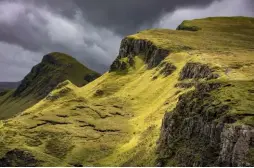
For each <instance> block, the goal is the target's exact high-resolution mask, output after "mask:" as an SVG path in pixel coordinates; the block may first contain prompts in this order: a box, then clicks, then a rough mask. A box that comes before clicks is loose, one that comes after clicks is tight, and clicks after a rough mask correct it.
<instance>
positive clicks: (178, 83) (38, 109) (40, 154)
mask: <svg viewBox="0 0 254 168" xmlns="http://www.w3.org/2000/svg"><path fill="white" fill-rule="evenodd" d="M186 27H187V28H186ZM190 27H191V28H190ZM193 27H194V29H195V31H193ZM178 29H180V30H167V29H151V30H145V31H141V32H139V33H138V34H134V35H130V36H128V37H126V38H125V39H124V40H123V42H122V45H121V49H120V54H119V57H118V58H117V61H115V62H114V66H111V68H112V69H111V71H110V72H107V73H105V74H104V75H102V76H101V77H99V78H98V79H96V80H95V81H93V82H91V83H89V84H87V85H85V86H83V87H77V86H75V85H74V84H75V82H76V81H75V80H71V79H69V81H66V82H63V83H61V84H59V85H58V86H57V87H56V89H54V90H53V91H51V93H50V96H47V97H46V98H44V99H43V100H41V101H40V102H38V103H37V104H35V105H34V106H32V107H31V108H29V109H27V110H25V111H24V112H22V113H21V114H20V115H18V116H16V117H15V118H12V119H9V120H6V121H2V122H0V135H2V137H4V139H3V141H1V142H0V147H1V149H2V150H1V151H0V158H1V157H2V158H3V159H5V160H8V159H10V157H9V156H10V155H21V156H23V155H22V152H20V151H19V150H21V151H27V152H28V153H30V154H31V156H30V155H28V156H29V157H31V158H32V160H33V163H34V165H35V166H81V165H83V166H155V165H156V162H157V161H158V160H160V161H161V162H162V163H163V164H165V165H168V166H175V165H181V163H182V164H183V163H186V164H188V163H196V162H197V163H201V162H202V159H203V158H202V157H203V153H202V151H207V149H206V146H208V145H206V142H204V143H203V141H201V139H200V143H198V142H199V140H197V139H198V138H197V137H196V139H195V137H194V139H191V140H193V141H191V142H193V144H192V143H190V141H183V140H182V139H181V137H178V135H177V134H176V133H175V134H174V135H175V136H176V139H174V140H176V141H175V143H174V144H171V145H172V149H171V150H172V151H173V152H172V153H167V152H168V151H170V150H169V149H168V146H167V145H166V146H163V145H164V144H162V142H163V138H164V137H163V136H160V130H161V123H162V119H163V117H164V114H165V113H167V115H169V117H168V118H170V115H171V114H172V116H173V119H175V121H176V123H177V124H178V125H179V126H181V125H182V124H183V123H182V121H184V120H185V119H186V118H190V119H192V118H193V116H194V118H195V117H197V118H201V119H202V120H204V122H205V123H206V122H215V121H216V122H218V123H220V122H221V123H223V124H224V123H225V124H228V125H229V126H230V125H248V126H253V123H254V121H253V114H254V111H253V109H254V107H253V101H254V96H253V93H254V91H253V90H254V88H253V86H254V85H253V84H254V74H253V72H254V48H253V42H254V32H253V29H254V19H253V18H246V17H221V18H206V19H197V20H193V21H185V22H183V23H182V24H181V26H179V28H178ZM164 51H168V55H166V57H165V58H164V57H160V58H159V59H158V57H156V56H160V53H163V54H165V52H164ZM158 53H159V54H158ZM150 65H151V66H150ZM75 72H77V71H76V70H75ZM41 87H43V86H41ZM39 88H40V87H38V89H39ZM202 96H204V97H202ZM205 96H207V97H205ZM178 100H183V102H182V103H185V104H184V106H182V104H181V101H178ZM201 106H202V108H201ZM185 107H186V108H185ZM203 107H205V108H203ZM197 109H199V110H197ZM202 109H205V110H202ZM181 112H183V113H181ZM203 112H204V113H203ZM168 118H167V117H166V119H165V120H164V121H166V120H167V119H168ZM164 127H166V126H165V125H164ZM164 127H163V128H164ZM183 128H184V126H183ZM177 129H178V128H176V130H177ZM179 130H180V128H179ZM194 135H195V134H194ZM184 136H185V135H184ZM160 137H161V138H160ZM159 138H160V139H162V140H160V141H158V140H159ZM184 139H186V138H185V137H184ZM158 143H160V145H161V147H164V148H165V149H167V150H166V152H162V149H161V148H160V147H159V148H158V146H157V144H158ZM195 147H196V148H195ZM214 149H217V148H214ZM250 149H251V150H250V152H249V153H248V157H249V160H248V162H250V163H251V164H253V163H252V160H253V158H252V156H253V153H252V152H251V151H253V149H252V148H251V147H250ZM218 150H219V149H218ZM212 151H213V150H212ZM8 152H9V153H8ZM217 152H219V151H217ZM192 153H196V154H197V155H195V156H193V155H191V154H192ZM176 154H178V155H176ZM187 154H189V155H187ZM181 156H183V157H182V158H184V160H182V161H181V160H180V159H179V157H180V158H181ZM204 156H205V157H206V159H207V160H208V161H209V163H206V164H207V165H209V164H210V160H211V163H213V162H212V161H213V159H214V158H215V157H216V156H213V155H211V156H210V155H209V156H207V155H204ZM23 157H24V156H23ZM20 158H22V157H20ZM31 158H30V159H31ZM3 159H2V162H1V160H0V166H1V163H3V162H4V160H3ZM34 159H35V160H34ZM251 159H252V160H251ZM187 161H189V162H188V163H187ZM12 162H13V163H14V164H17V163H19V160H12ZM202 163H203V162H202Z"/></svg>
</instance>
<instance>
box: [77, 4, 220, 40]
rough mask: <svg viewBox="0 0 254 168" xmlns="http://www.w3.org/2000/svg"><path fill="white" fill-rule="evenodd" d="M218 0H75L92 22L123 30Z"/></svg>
mask: <svg viewBox="0 0 254 168" xmlns="http://www.w3.org/2000/svg"><path fill="white" fill-rule="evenodd" d="M213 1H215V0H104V1H102V0H74V2H75V3H76V4H77V5H78V6H79V7H80V8H81V9H82V11H85V12H84V13H85V17H86V18H87V19H88V20H89V21H90V22H92V23H94V24H96V25H99V26H105V27H108V28H110V29H112V30H114V31H116V32H117V33H119V34H122V35H126V34H131V33H133V32H135V31H137V30H139V29H140V27H141V26H142V25H147V26H150V25H152V24H153V23H154V22H155V21H156V20H157V19H158V18H159V17H160V16H162V15H163V14H165V13H169V12H172V11H174V10H175V9H177V8H178V7H184V6H199V7H201V6H207V5H209V4H210V3H211V2H213ZM217 1H219V0H217Z"/></svg>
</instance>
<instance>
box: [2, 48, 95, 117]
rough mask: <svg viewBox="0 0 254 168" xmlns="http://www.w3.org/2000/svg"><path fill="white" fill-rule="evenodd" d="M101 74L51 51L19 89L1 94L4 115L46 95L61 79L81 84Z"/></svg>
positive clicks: (22, 82) (69, 57)
mask: <svg viewBox="0 0 254 168" xmlns="http://www.w3.org/2000/svg"><path fill="white" fill-rule="evenodd" d="M99 76H100V75H99V74H98V73H96V72H94V71H92V70H90V69H88V68H86V67H85V66H84V65H82V64H81V63H79V62H78V61H77V60H76V59H74V58H73V57H71V56H69V55H66V54H63V53H56V52H55V53H49V54H47V55H45V56H44V57H43V59H42V61H41V62H40V63H39V64H37V65H35V66H34V67H33V68H32V70H31V72H30V73H29V74H28V75H27V76H25V78H24V79H23V80H22V81H21V83H20V84H19V86H18V87H17V89H15V90H11V91H9V92H8V93H7V92H4V93H3V94H2V95H1V97H0V119H3V118H8V117H11V116H13V115H15V114H16V113H18V112H20V111H22V110H24V109H26V108H28V107H30V106H32V105H33V104H35V103H36V102H38V101H39V100H41V99H43V98H44V97H46V96H47V95H48V94H49V93H50V92H51V91H52V90H53V89H54V88H55V87H56V86H57V85H58V84H59V83H61V82H63V81H65V80H70V81H71V82H72V83H73V84H74V85H76V86H78V87H81V86H84V85H86V84H87V83H89V82H91V81H92V80H94V79H96V78H97V77H99Z"/></svg>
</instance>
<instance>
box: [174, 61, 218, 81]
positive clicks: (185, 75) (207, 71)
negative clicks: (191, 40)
mask: <svg viewBox="0 0 254 168" xmlns="http://www.w3.org/2000/svg"><path fill="white" fill-rule="evenodd" d="M218 77H219V75H218V74H214V73H213V70H212V69H211V68H210V67H209V66H208V65H206V64H201V63H198V62H189V63H187V64H186V65H185V66H184V67H183V69H182V71H181V73H180V77H179V80H184V79H202V78H206V79H207V80H209V79H216V78H218Z"/></svg>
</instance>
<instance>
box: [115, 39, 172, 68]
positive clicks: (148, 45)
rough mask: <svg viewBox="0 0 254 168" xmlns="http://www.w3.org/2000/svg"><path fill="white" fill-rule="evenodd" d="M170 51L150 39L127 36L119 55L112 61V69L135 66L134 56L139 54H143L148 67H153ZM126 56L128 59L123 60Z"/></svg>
mask: <svg viewBox="0 0 254 168" xmlns="http://www.w3.org/2000/svg"><path fill="white" fill-rule="evenodd" d="M169 53H170V51H168V50H165V49H160V48H158V47H157V46H156V45H154V44H153V43H152V42H150V41H148V40H136V39H134V38H125V39H123V40H122V42H121V46H120V50H119V55H118V57H117V58H116V60H115V61H114V62H113V63H112V65H111V67H110V71H115V70H125V69H126V68H127V66H133V65H134V63H133V61H134V60H133V57H134V56H137V55H143V56H144V58H143V59H144V61H145V63H146V64H147V68H148V69H151V68H153V67H156V66H157V65H159V64H160V63H161V61H162V60H163V59H164V58H165V57H167V56H168V55H169ZM124 58H127V60H126V61H122V59H124Z"/></svg>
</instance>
